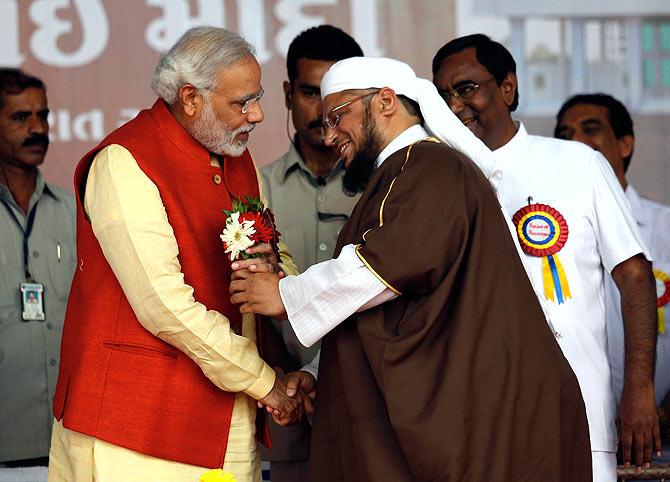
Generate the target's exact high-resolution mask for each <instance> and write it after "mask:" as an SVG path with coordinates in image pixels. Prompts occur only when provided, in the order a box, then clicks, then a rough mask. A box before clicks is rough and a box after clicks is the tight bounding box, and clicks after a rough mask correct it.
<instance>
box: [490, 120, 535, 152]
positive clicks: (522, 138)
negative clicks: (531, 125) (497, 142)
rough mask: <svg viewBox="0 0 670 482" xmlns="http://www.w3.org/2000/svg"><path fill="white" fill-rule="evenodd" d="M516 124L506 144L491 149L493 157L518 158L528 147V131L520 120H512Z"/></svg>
mask: <svg viewBox="0 0 670 482" xmlns="http://www.w3.org/2000/svg"><path fill="white" fill-rule="evenodd" d="M514 124H515V125H516V126H517V131H516V134H514V137H512V138H511V139H510V140H509V141H508V142H507V144H505V145H504V146H502V147H499V148H498V149H496V150H495V151H493V157H494V158H495V159H496V160H499V159H519V158H522V157H523V156H524V155H525V154H526V152H528V149H530V137H529V136H528V131H526V127H525V126H524V125H523V122H521V121H514Z"/></svg>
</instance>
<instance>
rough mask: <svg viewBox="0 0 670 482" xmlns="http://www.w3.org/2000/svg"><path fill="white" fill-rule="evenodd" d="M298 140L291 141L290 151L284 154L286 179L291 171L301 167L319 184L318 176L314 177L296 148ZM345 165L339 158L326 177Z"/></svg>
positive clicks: (309, 177) (311, 179)
mask: <svg viewBox="0 0 670 482" xmlns="http://www.w3.org/2000/svg"><path fill="white" fill-rule="evenodd" d="M295 146H296V141H295V139H294V140H293V142H291V145H290V146H289V148H288V152H287V153H286V154H284V157H283V158H282V159H283V166H282V171H283V174H284V181H286V178H287V177H288V176H289V174H290V173H291V172H293V171H294V170H296V169H300V170H301V171H302V172H303V173H304V174H305V175H306V176H307V177H308V179H309V180H310V181H312V182H313V183H314V184H318V182H317V178H316V177H314V175H313V174H312V172H311V171H310V170H309V168H308V167H307V164H305V161H304V160H303V158H302V156H301V155H300V153H299V152H298V149H296V147H295ZM343 167H344V163H343V162H342V161H341V160H338V161H337V162H336V163H335V164H334V165H333V168H332V169H331V171H330V174H328V176H326V179H330V178H331V177H332V176H333V175H335V174H336V173H337V172H339V171H340V170H341V169H342V168H343Z"/></svg>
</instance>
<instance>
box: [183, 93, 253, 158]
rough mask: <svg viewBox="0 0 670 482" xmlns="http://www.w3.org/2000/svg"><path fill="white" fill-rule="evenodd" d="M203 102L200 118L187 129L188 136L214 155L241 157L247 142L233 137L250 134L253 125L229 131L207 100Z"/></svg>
mask: <svg viewBox="0 0 670 482" xmlns="http://www.w3.org/2000/svg"><path fill="white" fill-rule="evenodd" d="M204 101H205V105H204V107H203V109H202V112H201V114H200V117H198V118H197V119H195V120H194V121H193V124H192V125H191V128H190V129H187V130H188V131H189V134H191V135H192V136H193V137H194V138H195V140H197V141H198V142H199V143H200V144H202V145H203V146H205V147H206V148H207V150H208V151H210V152H213V153H214V154H219V155H223V156H229V157H239V156H241V155H242V154H243V153H244V150H245V149H246V148H247V142H248V141H247V140H243V141H239V140H235V136H237V135H238V134H240V133H241V132H251V131H252V130H254V127H255V124H246V125H243V126H242V127H239V128H237V129H235V130H232V131H231V130H230V128H229V127H228V126H227V125H226V124H225V122H223V121H221V120H219V119H218V118H217V117H216V113H215V112H214V109H213V108H212V104H211V102H210V101H209V99H207V98H205V99H204Z"/></svg>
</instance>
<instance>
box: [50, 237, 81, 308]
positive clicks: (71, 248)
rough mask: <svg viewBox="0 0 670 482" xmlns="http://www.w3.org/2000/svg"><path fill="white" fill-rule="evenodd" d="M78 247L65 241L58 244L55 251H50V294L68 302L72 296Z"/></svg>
mask: <svg viewBox="0 0 670 482" xmlns="http://www.w3.org/2000/svg"><path fill="white" fill-rule="evenodd" d="M75 250H76V247H75V245H74V244H70V243H68V242H65V241H60V242H58V241H57V242H56V244H55V249H50V250H49V252H48V256H49V277H50V279H51V284H50V286H49V288H50V292H51V291H53V293H54V294H55V295H56V296H57V297H58V299H60V300H62V301H67V298H68V295H69V294H70V285H71V284H72V276H73V274H74V269H75V264H76V254H77V253H76V252H75Z"/></svg>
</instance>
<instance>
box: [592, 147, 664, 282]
mask: <svg viewBox="0 0 670 482" xmlns="http://www.w3.org/2000/svg"><path fill="white" fill-rule="evenodd" d="M593 156H594V158H595V159H593V162H592V163H591V165H592V166H593V174H592V175H591V178H592V179H593V180H594V182H593V186H594V194H593V195H594V198H593V210H594V217H595V219H596V220H597V222H596V223H595V232H596V237H597V239H598V251H600V258H601V259H602V263H603V266H605V269H607V271H608V272H609V273H611V272H612V270H613V269H614V268H615V267H616V266H617V265H618V264H619V263H622V262H623V261H626V260H627V259H630V258H632V257H633V256H635V255H636V254H639V253H642V254H643V255H644V256H645V258H647V259H648V260H649V261H652V259H651V254H649V250H648V249H647V247H646V244H645V242H644V241H643V240H642V235H641V234H640V231H639V228H638V226H637V222H636V221H635V218H634V217H633V213H632V211H631V208H630V203H629V202H628V199H626V195H625V193H624V191H623V189H622V188H621V184H619V181H618V179H617V178H616V176H615V175H614V171H613V170H612V167H611V166H610V165H609V163H608V162H607V160H606V159H605V158H604V157H603V156H602V155H601V154H600V153H599V152H595V151H594V152H593Z"/></svg>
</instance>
